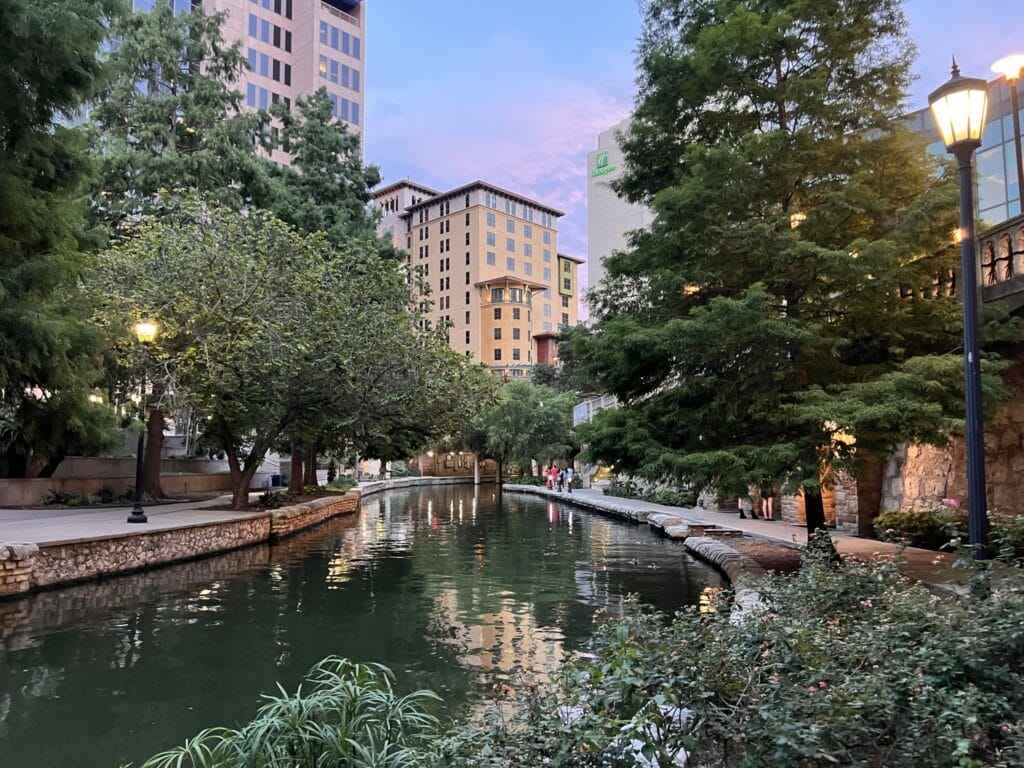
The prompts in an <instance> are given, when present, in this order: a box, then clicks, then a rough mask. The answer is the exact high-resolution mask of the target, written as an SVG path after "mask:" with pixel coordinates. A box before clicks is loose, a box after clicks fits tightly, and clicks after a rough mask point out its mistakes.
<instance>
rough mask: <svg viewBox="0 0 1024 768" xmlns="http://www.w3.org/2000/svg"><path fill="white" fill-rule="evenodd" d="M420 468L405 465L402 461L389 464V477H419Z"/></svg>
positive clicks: (413, 465)
mask: <svg viewBox="0 0 1024 768" xmlns="http://www.w3.org/2000/svg"><path fill="white" fill-rule="evenodd" d="M419 476H420V468H419V467H417V466H416V465H415V464H406V463H405V462H404V461H392V462H391V477H419Z"/></svg>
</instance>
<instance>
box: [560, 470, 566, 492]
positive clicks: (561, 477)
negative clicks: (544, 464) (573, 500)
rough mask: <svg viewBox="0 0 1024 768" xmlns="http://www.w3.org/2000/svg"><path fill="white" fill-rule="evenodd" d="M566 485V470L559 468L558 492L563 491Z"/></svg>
mask: <svg viewBox="0 0 1024 768" xmlns="http://www.w3.org/2000/svg"><path fill="white" fill-rule="evenodd" d="M564 487H565V470H562V469H560V470H558V492H559V493H561V492H562V490H563V489H564Z"/></svg>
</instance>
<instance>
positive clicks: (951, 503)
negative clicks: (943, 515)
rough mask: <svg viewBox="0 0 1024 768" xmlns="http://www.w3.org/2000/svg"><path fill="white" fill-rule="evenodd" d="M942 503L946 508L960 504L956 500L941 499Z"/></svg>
mask: <svg viewBox="0 0 1024 768" xmlns="http://www.w3.org/2000/svg"><path fill="white" fill-rule="evenodd" d="M942 503H943V504H945V505H946V506H947V507H955V506H957V505H958V504H959V503H960V502H958V501H957V500H956V499H943V500H942Z"/></svg>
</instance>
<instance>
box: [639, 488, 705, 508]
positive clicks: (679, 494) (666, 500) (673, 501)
mask: <svg viewBox="0 0 1024 768" xmlns="http://www.w3.org/2000/svg"><path fill="white" fill-rule="evenodd" d="M697 496H698V494H697V491H694V490H684V491H679V490H672V489H671V488H658V489H657V490H654V491H648V492H647V493H645V494H644V495H643V499H644V501H652V502H654V503H655V504H665V505H667V506H670V507H695V506H697Z"/></svg>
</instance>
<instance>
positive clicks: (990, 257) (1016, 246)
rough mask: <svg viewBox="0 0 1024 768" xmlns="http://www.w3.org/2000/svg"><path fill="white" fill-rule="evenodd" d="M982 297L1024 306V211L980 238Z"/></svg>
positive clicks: (1013, 308) (1011, 307)
mask: <svg viewBox="0 0 1024 768" xmlns="http://www.w3.org/2000/svg"><path fill="white" fill-rule="evenodd" d="M978 245H979V247H980V254H979V258H980V259H981V298H982V300H983V301H999V300H1002V299H1006V300H1007V301H1008V302H1009V304H1010V310H1011V311H1015V310H1017V309H1020V308H1021V307H1022V306H1024V215H1022V216H1016V217H1014V218H1012V219H1007V220H1006V221H1004V222H1002V223H1001V224H999V225H997V226H995V227H992V228H991V229H989V230H987V231H986V232H984V233H982V235H981V236H980V237H979V238H978Z"/></svg>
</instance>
